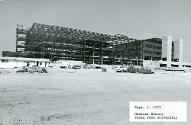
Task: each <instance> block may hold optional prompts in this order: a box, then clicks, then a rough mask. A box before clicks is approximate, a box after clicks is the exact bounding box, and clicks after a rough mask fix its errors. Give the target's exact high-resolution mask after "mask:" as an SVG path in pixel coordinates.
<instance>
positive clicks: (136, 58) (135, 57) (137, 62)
mask: <svg viewBox="0 0 191 125" xmlns="http://www.w3.org/2000/svg"><path fill="white" fill-rule="evenodd" d="M135 58H136V62H137V64H136V65H137V68H138V59H137V57H135Z"/></svg>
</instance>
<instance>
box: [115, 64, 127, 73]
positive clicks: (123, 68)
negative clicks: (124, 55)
mask: <svg viewBox="0 0 191 125" xmlns="http://www.w3.org/2000/svg"><path fill="white" fill-rule="evenodd" d="M114 69H115V71H116V72H127V67H126V66H123V65H122V66H117V67H114Z"/></svg>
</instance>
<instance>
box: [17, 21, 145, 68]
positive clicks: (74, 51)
mask: <svg viewBox="0 0 191 125" xmlns="http://www.w3.org/2000/svg"><path fill="white" fill-rule="evenodd" d="M16 34H17V35H16V36H17V40H16V42H17V47H16V48H17V49H16V50H17V51H18V47H20V46H18V43H19V40H24V41H25V45H24V46H22V47H24V51H23V52H24V53H27V54H26V55H27V57H29V58H48V59H50V60H76V61H83V62H84V63H87V64H131V62H132V61H134V60H135V59H136V60H137V59H138V60H140V62H141V61H142V60H143V59H144V54H145V53H144V44H143V42H144V41H147V40H136V39H132V38H129V37H127V36H125V35H120V34H117V35H107V34H102V33H96V32H90V31H85V30H78V29H74V28H69V27H63V26H56V25H45V24H39V23H34V24H33V25H32V26H31V28H28V29H24V28H23V27H21V26H20V25H18V26H17V28H16ZM20 34H24V35H25V37H19V35H20ZM136 62H137V61H136ZM140 65H141V63H140Z"/></svg>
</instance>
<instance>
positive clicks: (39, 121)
mask: <svg viewBox="0 0 191 125" xmlns="http://www.w3.org/2000/svg"><path fill="white" fill-rule="evenodd" d="M129 101H187V103H188V122H185V123H130V122H129ZM189 116H191V73H173V72H169V73H164V72H157V73H155V74H151V75H146V74H131V73H116V72H114V71H108V72H101V70H91V69H87V70H82V69H81V70H73V69H70V70H66V69H63V70H50V69H49V73H47V74H43V73H42V74H41V73H15V72H14V71H11V72H4V73H1V74H0V125H191V117H189Z"/></svg>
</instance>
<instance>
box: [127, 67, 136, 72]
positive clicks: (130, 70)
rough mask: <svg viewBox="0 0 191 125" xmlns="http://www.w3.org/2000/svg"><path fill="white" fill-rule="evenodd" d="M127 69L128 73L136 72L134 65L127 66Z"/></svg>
mask: <svg viewBox="0 0 191 125" xmlns="http://www.w3.org/2000/svg"><path fill="white" fill-rule="evenodd" d="M127 71H128V72H130V73H136V68H135V67H134V66H129V67H128V69H127Z"/></svg>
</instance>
